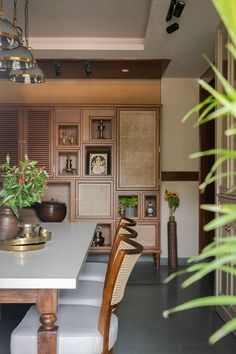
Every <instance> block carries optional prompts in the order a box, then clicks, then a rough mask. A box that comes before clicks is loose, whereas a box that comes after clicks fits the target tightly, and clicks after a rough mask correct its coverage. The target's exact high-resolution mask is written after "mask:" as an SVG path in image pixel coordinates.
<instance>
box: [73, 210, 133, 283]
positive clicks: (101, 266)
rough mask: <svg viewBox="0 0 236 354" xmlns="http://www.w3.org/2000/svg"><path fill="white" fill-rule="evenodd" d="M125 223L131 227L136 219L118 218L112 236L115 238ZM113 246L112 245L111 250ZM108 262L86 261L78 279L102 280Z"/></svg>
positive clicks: (103, 279)
mask: <svg viewBox="0 0 236 354" xmlns="http://www.w3.org/2000/svg"><path fill="white" fill-rule="evenodd" d="M125 225H126V226H128V227H133V226H135V225H136V221H135V220H133V219H130V218H126V217H121V218H120V220H119V223H118V226H117V228H116V231H115V236H114V238H116V236H117V234H118V232H119V228H120V227H121V226H125ZM113 247H114V243H113ZM113 247H112V250H113ZM112 250H111V254H112ZM111 254H110V257H111ZM108 264H109V260H108V263H102V262H86V263H85V265H84V267H83V270H82V272H81V274H80V277H79V280H92V281H101V282H104V281H105V277H106V272H107V267H108Z"/></svg>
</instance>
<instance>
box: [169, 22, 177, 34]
mask: <svg viewBox="0 0 236 354" xmlns="http://www.w3.org/2000/svg"><path fill="white" fill-rule="evenodd" d="M178 29H179V25H178V23H176V22H175V23H173V24H172V25H170V26H168V27H166V32H167V33H172V32H175V31H177V30H178Z"/></svg>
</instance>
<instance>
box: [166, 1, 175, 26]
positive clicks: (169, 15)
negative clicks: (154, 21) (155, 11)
mask: <svg viewBox="0 0 236 354" xmlns="http://www.w3.org/2000/svg"><path fill="white" fill-rule="evenodd" d="M176 1H177V0H171V1H170V6H169V9H168V12H167V15H166V22H168V21H170V20H171V19H172V15H173V11H174V7H175V4H176Z"/></svg>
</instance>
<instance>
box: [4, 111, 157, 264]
mask: <svg viewBox="0 0 236 354" xmlns="http://www.w3.org/2000/svg"><path fill="white" fill-rule="evenodd" d="M7 153H9V154H10V156H11V158H12V163H14V164H16V163H17V162H18V161H19V160H20V159H21V158H22V157H23V156H24V154H25V153H27V154H28V156H29V157H30V158H31V159H34V160H37V161H39V163H40V165H45V166H46V168H47V170H48V171H49V173H50V179H49V183H48V184H47V187H46V190H45V195H44V199H45V200H50V199H51V198H54V199H57V200H58V201H65V202H66V204H67V208H68V213H67V218H66V220H67V221H79V220H80V221H81V220H93V221H96V222H97V223H98V225H99V226H100V227H101V231H102V236H103V237H104V245H103V246H102V247H99V246H97V247H91V251H92V252H100V253H104V252H109V251H110V249H111V246H112V243H113V238H114V230H115V228H116V226H117V224H118V221H119V218H120V216H121V214H122V213H123V212H124V210H121V204H122V200H123V199H124V198H127V197H128V198H135V199H136V206H135V211H134V218H135V219H136V220H137V227H136V228H137V230H138V232H139V236H138V237H139V240H140V242H141V243H142V244H143V245H144V248H145V252H146V253H151V254H153V256H154V259H155V261H156V263H157V264H159V262H160V249H161V247H160V191H159V185H160V178H159V176H160V107H159V106H107V107H106V106H104V107H101V106H99V107H95V106H94V107H84V106H50V107H44V106H43V107H36V106H35V107H28V106H23V107H22V106H21V107H19V106H14V105H13V106H12V108H9V107H6V106H5V105H3V106H2V107H1V109H0V162H3V161H4V159H5V156H6V154H7ZM150 205H151V207H152V211H151V212H149V213H148V212H147V210H148V207H149V206H150ZM35 217H36V216H35V215H34V218H35ZM32 218H33V216H32ZM27 221H29V214H28V219H27Z"/></svg>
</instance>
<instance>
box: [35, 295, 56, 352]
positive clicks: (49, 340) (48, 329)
mask: <svg viewBox="0 0 236 354" xmlns="http://www.w3.org/2000/svg"><path fill="white" fill-rule="evenodd" d="M37 308H38V312H39V313H40V314H41V316H40V322H41V326H40V327H39V329H38V354H56V353H57V328H58V327H57V326H56V320H57V316H56V313H57V290H56V289H45V290H38V300H37Z"/></svg>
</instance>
